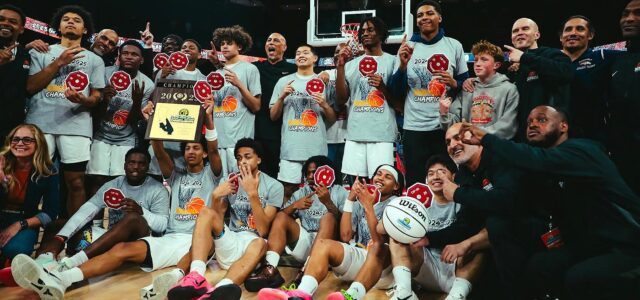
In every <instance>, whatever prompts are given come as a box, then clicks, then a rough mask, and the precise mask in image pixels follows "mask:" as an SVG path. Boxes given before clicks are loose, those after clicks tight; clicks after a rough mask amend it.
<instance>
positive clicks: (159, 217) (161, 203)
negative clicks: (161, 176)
mask: <svg viewBox="0 0 640 300" xmlns="http://www.w3.org/2000/svg"><path fill="white" fill-rule="evenodd" d="M142 211H143V212H144V213H143V214H142V216H143V217H144V218H145V220H147V223H148V224H149V228H151V230H152V231H153V232H157V233H161V232H164V231H165V230H166V229H167V224H168V223H169V195H168V194H167V191H166V190H165V189H164V188H163V187H158V191H157V192H156V193H155V196H153V202H152V203H151V206H150V207H149V209H146V208H144V207H143V208H142Z"/></svg>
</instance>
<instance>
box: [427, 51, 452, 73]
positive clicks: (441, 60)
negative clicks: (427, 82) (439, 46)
mask: <svg viewBox="0 0 640 300" xmlns="http://www.w3.org/2000/svg"><path fill="white" fill-rule="evenodd" d="M427 69H428V70H429V72H431V73H435V72H436V71H446V70H449V59H448V58H447V57H446V56H444V54H434V55H432V56H431V57H429V60H427Z"/></svg>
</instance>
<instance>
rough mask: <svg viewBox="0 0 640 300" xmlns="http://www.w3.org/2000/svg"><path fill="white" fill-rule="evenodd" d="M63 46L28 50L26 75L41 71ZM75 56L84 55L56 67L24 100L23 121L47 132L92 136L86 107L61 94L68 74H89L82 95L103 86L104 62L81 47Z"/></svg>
mask: <svg viewBox="0 0 640 300" xmlns="http://www.w3.org/2000/svg"><path fill="white" fill-rule="evenodd" d="M66 49H67V48H65V47H63V46H61V45H59V44H56V45H52V46H50V47H49V51H48V52H46V53H40V52H38V51H36V50H34V49H32V50H31V51H29V54H30V55H31V67H30V68H29V75H30V76H31V75H35V74H37V73H38V72H40V71H42V69H44V68H45V67H46V66H48V65H50V64H51V63H53V62H54V61H55V60H56V59H57V58H58V57H59V56H60V54H62V52H64V51H65V50H66ZM78 55H84V57H81V58H78V59H75V60H73V61H72V62H71V63H70V64H68V65H66V66H64V67H62V68H60V70H59V71H58V73H56V75H55V76H54V77H53V80H52V81H51V82H50V83H49V85H47V87H45V88H44V89H42V90H41V91H39V92H37V93H36V94H34V95H33V96H31V97H30V98H29V99H28V100H27V117H26V120H25V122H26V123H31V124H35V125H37V126H38V127H40V129H42V131H43V132H44V133H48V134H61V135H79V136H84V137H88V138H91V137H92V136H93V128H92V122H91V114H90V113H89V111H90V108H88V107H85V106H82V105H80V104H77V103H73V102H71V101H69V100H68V99H67V98H66V97H65V96H64V90H65V82H64V81H65V79H66V78H67V75H69V73H71V72H73V71H83V72H84V73H86V74H87V76H88V77H89V85H87V87H86V88H85V89H84V90H83V91H82V94H84V95H85V96H89V95H90V93H91V89H102V88H104V87H105V80H104V77H105V76H104V72H105V70H104V63H103V62H102V58H100V57H99V56H97V55H95V54H94V53H93V52H91V51H87V50H84V51H82V52H80V53H78Z"/></svg>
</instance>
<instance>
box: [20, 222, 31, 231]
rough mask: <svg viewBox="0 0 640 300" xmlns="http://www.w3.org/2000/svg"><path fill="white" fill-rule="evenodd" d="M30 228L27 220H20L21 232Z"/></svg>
mask: <svg viewBox="0 0 640 300" xmlns="http://www.w3.org/2000/svg"><path fill="white" fill-rule="evenodd" d="M27 228H29V222H27V220H20V230H25V229H27Z"/></svg>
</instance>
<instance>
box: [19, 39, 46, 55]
mask: <svg viewBox="0 0 640 300" xmlns="http://www.w3.org/2000/svg"><path fill="white" fill-rule="evenodd" d="M24 49H25V50H30V49H35V50H36V51H38V52H40V53H47V52H49V43H45V42H44V41H43V40H40V39H38V40H33V41H31V42H30V43H28V44H26V45H25V46H24Z"/></svg>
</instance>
